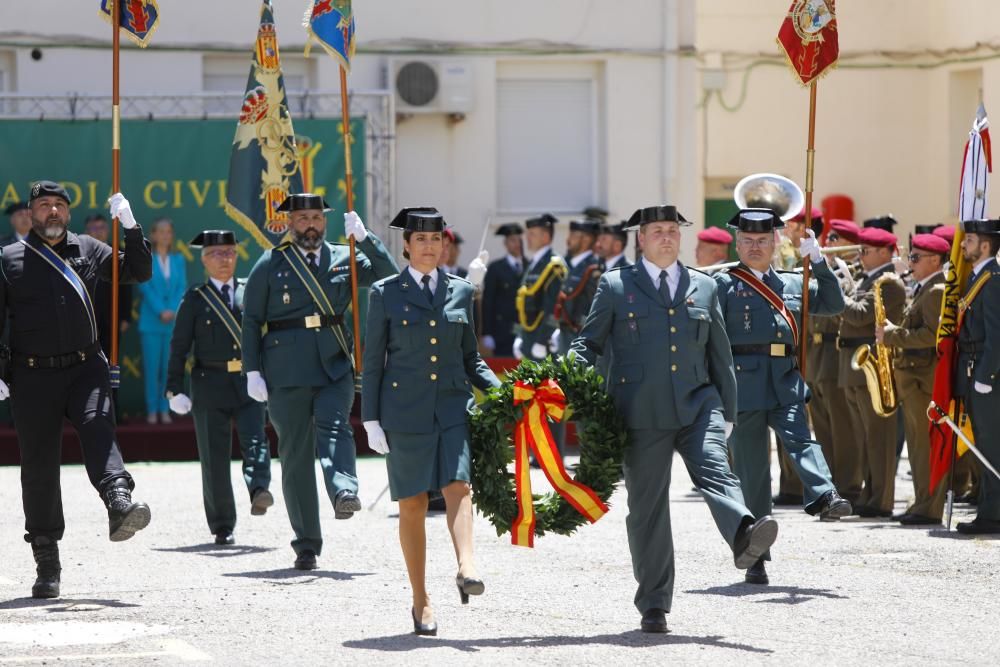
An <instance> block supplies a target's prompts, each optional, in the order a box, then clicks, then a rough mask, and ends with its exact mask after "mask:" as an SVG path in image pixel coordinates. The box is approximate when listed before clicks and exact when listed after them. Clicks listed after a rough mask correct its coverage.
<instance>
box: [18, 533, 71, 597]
mask: <svg viewBox="0 0 1000 667" xmlns="http://www.w3.org/2000/svg"><path fill="white" fill-rule="evenodd" d="M25 539H28V537H27V536H25ZM31 552H32V554H33V555H34V556H35V571H36V573H37V574H38V578H37V579H35V583H34V585H33V586H32V587H31V597H33V598H38V599H45V598H57V597H59V575H60V573H61V572H62V566H61V565H60V564H59V543H58V542H56V541H55V540H53V539H51V538H49V537H41V536H40V537H36V538H34V539H33V540H32V541H31Z"/></svg>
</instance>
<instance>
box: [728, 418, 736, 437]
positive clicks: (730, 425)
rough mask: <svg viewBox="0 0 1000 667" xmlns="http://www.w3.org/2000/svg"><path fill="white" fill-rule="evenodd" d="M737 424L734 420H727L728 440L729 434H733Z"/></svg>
mask: <svg viewBox="0 0 1000 667" xmlns="http://www.w3.org/2000/svg"><path fill="white" fill-rule="evenodd" d="M734 426H736V424H734V423H733V422H726V440H729V436H731V435H732V434H733V427H734Z"/></svg>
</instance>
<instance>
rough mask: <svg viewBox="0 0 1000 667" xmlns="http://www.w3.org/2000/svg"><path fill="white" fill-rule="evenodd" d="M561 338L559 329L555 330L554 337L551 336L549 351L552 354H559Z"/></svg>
mask: <svg viewBox="0 0 1000 667" xmlns="http://www.w3.org/2000/svg"><path fill="white" fill-rule="evenodd" d="M561 337H562V336H561V334H560V333H559V329H555V330H553V332H552V335H551V336H549V350H551V351H552V352H557V351H558V350H559V339H560V338H561Z"/></svg>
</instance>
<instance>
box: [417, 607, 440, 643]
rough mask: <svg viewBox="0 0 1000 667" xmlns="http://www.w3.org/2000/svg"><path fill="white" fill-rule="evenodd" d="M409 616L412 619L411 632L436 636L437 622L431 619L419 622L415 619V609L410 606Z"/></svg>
mask: <svg viewBox="0 0 1000 667" xmlns="http://www.w3.org/2000/svg"><path fill="white" fill-rule="evenodd" d="M410 618H412V619H413V634H415V635H422V636H425V637H437V633H438V624H437V622H435V621H431V622H430V623H421V622H420V621H419V620H418V619H417V610H416V609H414V608H412V607H411V608H410Z"/></svg>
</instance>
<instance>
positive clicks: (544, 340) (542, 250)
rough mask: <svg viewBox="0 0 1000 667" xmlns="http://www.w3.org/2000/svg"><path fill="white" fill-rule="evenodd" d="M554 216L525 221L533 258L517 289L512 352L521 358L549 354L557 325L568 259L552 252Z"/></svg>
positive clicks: (543, 215)
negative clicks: (557, 307) (555, 313)
mask: <svg viewBox="0 0 1000 667" xmlns="http://www.w3.org/2000/svg"><path fill="white" fill-rule="evenodd" d="M557 222H559V220H558V219H556V217H555V216H553V215H551V214H549V213H544V214H542V215H540V216H538V217H537V218H531V219H529V220H527V221H525V223H524V226H525V227H526V230H525V233H524V237H525V240H526V241H527V242H528V250H529V251H531V261H530V262H529V263H528V266H527V268H526V269H525V270H524V277H523V278H522V279H521V287H520V288H518V291H517V299H516V301H517V304H518V305H517V310H518V313H517V320H518V324H517V327H516V328H515V331H516V333H517V336H516V337H515V338H514V345H513V352H514V356H515V357H517V358H518V359H530V360H532V361H541V360H542V359H544V358H545V357H546V356H548V354H549V341H550V340H551V338H552V333H553V332H554V331H555V330H556V328H557V323H556V318H555V316H554V314H553V313H554V311H555V307H556V300H557V299H558V298H559V291H560V290H561V288H562V281H563V280H564V279H565V277H566V273H567V268H566V261H565V260H564V259H563V258H562V257H560V256H559V255H557V254H555V253H554V252H552V236H553V233H554V227H555V225H556V223H557Z"/></svg>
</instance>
